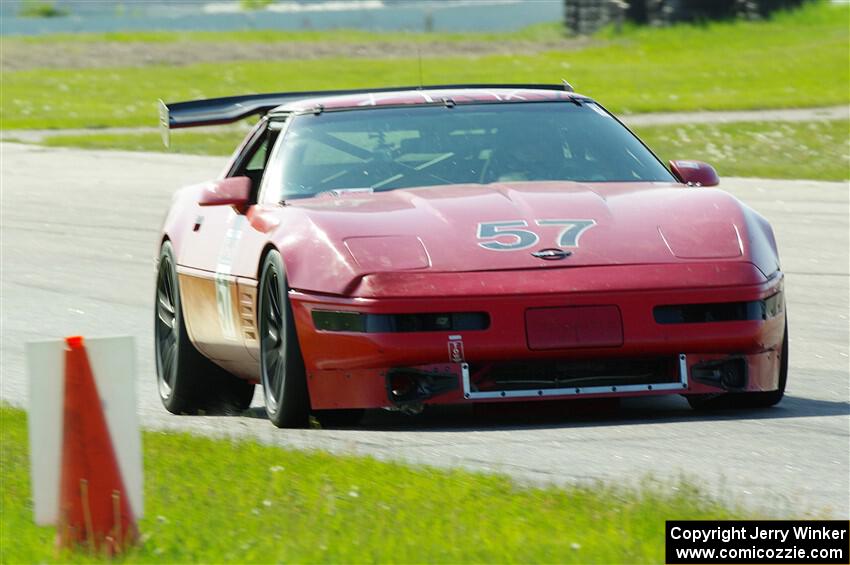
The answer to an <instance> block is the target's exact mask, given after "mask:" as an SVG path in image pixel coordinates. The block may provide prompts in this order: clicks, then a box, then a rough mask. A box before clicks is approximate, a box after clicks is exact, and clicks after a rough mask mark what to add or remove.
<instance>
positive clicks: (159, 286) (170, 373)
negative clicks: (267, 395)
mask: <svg viewBox="0 0 850 565" xmlns="http://www.w3.org/2000/svg"><path fill="white" fill-rule="evenodd" d="M176 265H177V263H176V261H175V260H174V250H173V248H172V246H171V243H170V242H168V241H166V242H165V243H163V244H162V248H161V249H160V252H159V270H158V272H157V279H156V308H155V309H156V315H155V318H154V350H155V354H156V376H157V390H158V392H159V398H160V400H161V401H162V405H163V406H165V409H166V410H168V411H169V412H171V413H172V414H198V413H211V414H216V413H219V414H236V413H239V412H242V411H244V410H246V409H247V408H248V407H249V406H250V405H251V399H252V398H253V397H254V385H253V384H252V383H250V382H248V381H244V380H242V379H239V378H237V377H234V376H233V375H231V374H230V373H228V372H227V371H225V370H224V369H222V368H221V367H219V366H218V365H216V364H215V363H213V362H212V361H210V360H209V359H207V358H206V357H204V356H203V355H201V353H200V352H199V351H198V350H197V349H195V346H194V345H192V342H191V341H190V340H189V335H188V334H187V332H186V326H185V324H184V322H183V308H182V304H181V301H180V286H179V284H178V282H177V268H176Z"/></svg>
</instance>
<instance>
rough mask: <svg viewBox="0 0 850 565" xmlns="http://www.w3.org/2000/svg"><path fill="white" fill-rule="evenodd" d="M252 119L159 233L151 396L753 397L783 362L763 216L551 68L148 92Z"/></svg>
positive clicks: (334, 414)
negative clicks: (203, 94)
mask: <svg viewBox="0 0 850 565" xmlns="http://www.w3.org/2000/svg"><path fill="white" fill-rule="evenodd" d="M252 115H260V116H261V117H260V119H259V122H258V123H257V125H256V126H255V127H254V128H253V130H252V131H251V132H250V134H249V135H248V136H247V137H246V138H245V140H244V141H243V142H242V144H241V145H240V146H239V148H238V149H237V150H236V152H235V153H234V154H233V156H232V158H231V159H230V162H229V163H228V164H227V166H226V167H225V169H224V172H223V173H222V175H221V177H220V178H218V179H217V180H214V181H210V182H207V183H205V184H200V185H197V186H190V187H187V188H184V189H181V190H180V191H179V192H177V194H176V195H175V197H174V200H173V203H172V205H171V209H170V210H169V212H168V216H167V218H166V220H165V224H164V227H163V229H162V237H161V249H160V253H159V261H158V273H159V274H158V279H157V285H156V286H157V288H156V318H155V320H156V322H155V323H156V326H155V338H156V365H157V374H158V382H159V393H160V396H161V397H162V402H163V404H164V405H165V407H166V408H167V409H168V410H169V411H171V412H174V413H197V412H198V411H210V410H225V411H238V410H242V409H245V408H246V407H247V406H248V405H249V403H250V402H251V398H252V394H253V390H254V385H255V384H256V383H260V384H261V385H262V387H263V393H264V395H265V405H266V410H267V412H268V416H269V419H270V420H271V421H272V423H274V424H275V425H276V426H279V427H291V426H302V425H305V424H306V423H307V421H308V417H309V415H310V414H313V415H314V416H315V417H316V418H318V419H319V420H320V421H324V422H336V423H344V422H354V421H356V419H357V418H358V416H359V415H360V414H361V413H362V411H363V409H367V408H388V409H395V410H401V411H405V412H417V411H419V410H421V409H422V407H423V406H424V405H428V404H464V403H480V402H510V401H532V400H538V399H550V400H551V399H568V398H586V397H623V396H639V395H643V396H645V395H660V394H682V395H684V396H685V397H687V399H688V400H689V401H690V403H691V405H693V406H695V407H712V406H718V405H727V406H728V405H732V406H742V407H764V406H771V405H773V404H776V403H777V402H779V400H780V399H781V398H782V395H783V392H784V389H785V382H786V375H787V372H788V334H787V324H786V319H785V300H784V297H783V278H784V277H783V274H782V271H781V270H780V266H779V257H778V253H777V249H776V242H775V240H774V236H773V232H772V230H771V227H770V225H769V224H768V222H767V221H766V220H765V219H764V218H763V217H762V216H760V215H759V214H758V213H756V212H755V211H753V210H752V209H751V208H749V207H747V206H746V205H744V204H742V203H741V202H739V201H738V200H736V199H735V198H734V197H732V196H731V195H729V194H727V193H725V192H723V191H721V190H719V189H716V188H708V187H709V186H712V185H716V184H717V183H718V179H717V175H716V174H715V172H714V170H713V169H712V168H711V167H710V166H708V165H706V164H704V163H700V162H697V161H672V162H670V167H669V169H668V168H666V167H665V166H664V165H663V164H662V163H661V162H660V161H659V160H658V158H657V157H656V156H655V155H654V154H653V153H652V152H651V151H650V150H649V149H648V148H647V147H646V146H645V145H644V144H643V143H642V142H641V141H640V140H639V139H638V138H637V137H635V135H634V134H632V133H631V132H630V131H629V130H628V129H627V128H626V127H625V126H624V125H623V124H622V123H621V122H619V121H618V120H617V118H615V117H614V116H613V115H611V114H610V113H609V112H608V111H606V110H605V108H603V107H602V106H601V105H599V104H598V103H597V102H595V101H593V100H592V99H590V98H588V97H586V96H581V95H579V94H576V93H574V92H573V91H572V89H571V88H570V87H569V85H558V86H550V85H452V86H429V87H421V88H386V89H373V90H362V91H360V90H359V91H333V92H300V93H280V94H267V95H266V94H264V95H249V96H236V97H230V98H219V99H213V100H200V101H193V102H180V103H176V104H168V105H166V104H162V105H161V120H162V124H163V126H164V127H165V129H164V133H165V134H166V140H167V133H168V129H169V128H181V127H192V126H202V125H210V124H222V123H228V122H233V121H236V120H239V119H242V118H245V117H248V116H252Z"/></svg>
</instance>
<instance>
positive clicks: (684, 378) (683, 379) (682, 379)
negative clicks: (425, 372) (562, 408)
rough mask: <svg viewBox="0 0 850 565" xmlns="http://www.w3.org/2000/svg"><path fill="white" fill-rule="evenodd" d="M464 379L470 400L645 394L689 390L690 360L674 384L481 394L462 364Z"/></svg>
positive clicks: (683, 362)
mask: <svg viewBox="0 0 850 565" xmlns="http://www.w3.org/2000/svg"><path fill="white" fill-rule="evenodd" d="M460 369H461V375H462V377H463V397H464V398H468V399H470V400H483V399H488V398H539V397H542V396H584V395H588V394H617V393H622V392H644V391H648V390H682V389H686V388H688V359H687V357H685V354H684V353H682V354H680V355H679V380H678V381H676V382H674V383H655V384H645V385H643V384H642V385H623V386H591V387H584V388H583V387H568V388H534V389H528V390H488V391H486V392H479V391H473V390H471V387H470V383H469V365H468V364H467V363H461V365H460Z"/></svg>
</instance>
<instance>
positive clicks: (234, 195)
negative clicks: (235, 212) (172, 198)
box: [198, 177, 251, 207]
mask: <svg viewBox="0 0 850 565" xmlns="http://www.w3.org/2000/svg"><path fill="white" fill-rule="evenodd" d="M250 199H251V179H249V178H248V177H230V178H226V179H221V180H217V181H215V182H211V183H210V184H208V185H207V186H205V187H204V189H203V190H202V191H201V195H200V197H199V198H198V204H199V205H201V206H237V207H240V206H246V205H247V204H248V201H249V200H250Z"/></svg>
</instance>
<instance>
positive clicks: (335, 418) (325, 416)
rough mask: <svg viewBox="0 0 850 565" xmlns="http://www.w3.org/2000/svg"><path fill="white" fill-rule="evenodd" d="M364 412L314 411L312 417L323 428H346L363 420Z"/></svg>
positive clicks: (352, 410)
mask: <svg viewBox="0 0 850 565" xmlns="http://www.w3.org/2000/svg"><path fill="white" fill-rule="evenodd" d="M365 412H366V411H365V410H362V409H351V410H314V411H313V417H314V418H315V419H316V420H317V421H318V422H319V424H321V426H322V427H323V428H348V427H350V426H356V425H357V424H359V423H360V420H362V419H363V414H364V413H365Z"/></svg>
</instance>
